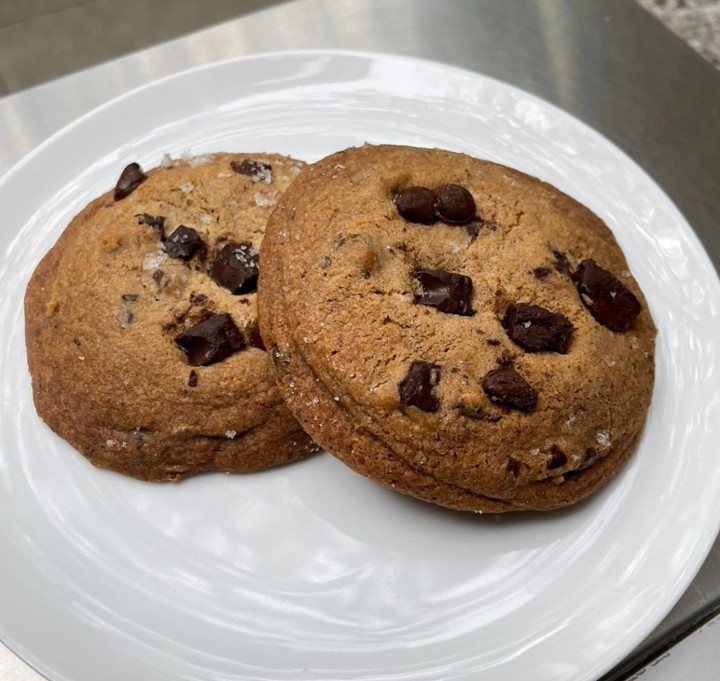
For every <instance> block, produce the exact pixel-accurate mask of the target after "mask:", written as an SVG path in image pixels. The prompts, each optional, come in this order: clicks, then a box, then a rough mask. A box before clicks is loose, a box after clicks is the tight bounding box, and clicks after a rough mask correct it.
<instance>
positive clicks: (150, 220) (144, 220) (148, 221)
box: [135, 213, 166, 241]
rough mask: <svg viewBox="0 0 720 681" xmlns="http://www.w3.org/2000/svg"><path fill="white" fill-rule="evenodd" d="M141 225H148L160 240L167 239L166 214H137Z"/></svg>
mask: <svg viewBox="0 0 720 681" xmlns="http://www.w3.org/2000/svg"><path fill="white" fill-rule="evenodd" d="M135 217H136V218H137V221H138V224H139V225H147V226H148V227H150V228H151V229H152V230H153V232H155V234H157V236H158V239H160V241H165V219H166V218H165V216H164V215H148V214H147V213H139V214H138V215H136V216H135Z"/></svg>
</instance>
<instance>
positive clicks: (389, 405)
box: [258, 146, 655, 512]
mask: <svg viewBox="0 0 720 681" xmlns="http://www.w3.org/2000/svg"><path fill="white" fill-rule="evenodd" d="M258 295H259V299H258V305H259V312H260V329H261V333H262V337H263V338H264V340H265V344H266V346H267V347H268V349H269V350H270V352H271V354H272V356H273V359H274V366H275V370H276V375H277V378H278V384H279V386H280V390H281V392H282V394H283V396H284V398H285V401H286V403H287V405H288V406H289V408H290V409H291V411H292V412H293V413H294V414H295V416H296V417H297V418H298V420H299V421H300V423H301V424H302V425H303V426H304V428H305V430H306V431H307V432H308V433H309V434H310V435H311V436H312V437H313V438H314V439H315V441H316V442H318V444H319V445H322V446H323V447H325V448H327V449H328V450H329V451H330V452H332V453H333V454H334V455H335V456H336V457H338V458H339V459H341V460H342V461H344V462H345V463H346V464H347V465H349V466H350V467H352V468H353V469H355V470H356V471H357V472H359V473H361V474H363V475H365V476H367V477H369V478H371V479H373V480H375V481H377V482H379V483H382V484H384V485H386V486H387V487H390V488H392V489H395V490H397V491H399V492H403V493H405V494H409V495H412V496H414V497H417V498H419V499H423V500H426V501H430V502H434V503H436V504H440V505H442V506H446V507H450V508H455V509H463V510H474V511H488V512H503V511H510V510H531V509H537V510H548V509H554V508H559V507H562V506H566V505H568V504H572V503H574V502H576V501H578V500H580V499H582V498H584V497H586V496H587V495H589V494H590V493H591V492H593V491H594V490H597V489H598V488H599V487H600V486H601V485H602V484H603V483H605V482H606V481H607V480H608V479H609V478H610V477H612V476H613V475H614V474H615V473H616V472H617V471H618V469H619V468H620V467H621V465H622V464H623V462H624V461H625V460H626V459H627V457H628V456H629V455H630V453H631V452H632V450H633V448H634V447H635V444H636V442H637V440H638V437H639V435H640V433H641V430H642V427H643V422H644V419H645V415H646V412H647V409H648V405H649V402H650V398H651V393H652V388H653V370H654V359H653V351H654V338H655V327H654V325H653V321H652V319H651V316H650V313H649V311H648V307H647V304H646V302H645V300H644V298H643V295H642V293H641V291H640V289H639V288H638V285H637V283H636V282H635V281H634V279H633V277H632V276H631V274H630V272H629V271H628V268H627V264H626V261H625V258H624V256H623V254H622V252H621V250H620V248H619V246H618V244H617V243H616V241H615V239H614V237H613V235H612V233H611V231H610V230H609V229H608V227H606V225H605V224H604V223H603V222H602V221H601V220H600V218H598V217H597V216H596V215H594V214H593V213H592V212H591V211H590V210H588V209H587V208H585V207H583V206H582V205H580V204H579V203H578V202H576V201H574V200H573V199H571V198H570V197H568V196H566V195H565V194H563V193H562V192H560V191H559V190H557V189H556V188H554V187H552V186H550V185H549V184H546V183H544V182H541V181H540V180H538V179H536V178H534V177H530V176H528V175H525V174H523V173H520V172H518V171H516V170H512V169H510V168H506V167H503V166H501V165H497V164H494V163H489V162H486V161H481V160H477V159H474V158H470V157H468V156H466V155H462V154H457V153H450V152H447V151H440V150H431V149H413V148H408V147H400V146H364V147H362V148H353V149H348V150H346V151H342V152H340V153H337V154H334V155H332V156H330V157H328V158H325V159H323V160H321V161H320V162H318V163H316V164H314V165H312V166H308V167H306V168H305V169H304V170H303V171H302V172H301V174H300V175H299V176H298V178H297V179H296V180H295V182H294V183H293V185H292V186H291V187H290V189H289V190H288V192H287V193H286V194H285V195H284V196H283V197H282V198H281V199H280V201H279V203H278V207H277V209H276V210H275V212H274V213H273V215H272V217H271V219H270V221H269V224H268V229H267V233H266V237H265V241H264V243H263V248H262V252H261V257H260V280H259V294H258Z"/></svg>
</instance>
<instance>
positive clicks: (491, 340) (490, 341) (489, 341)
mask: <svg viewBox="0 0 720 681" xmlns="http://www.w3.org/2000/svg"><path fill="white" fill-rule="evenodd" d="M485 342H486V343H487V344H488V345H495V346H498V345H500V341H499V340H497V339H495V338H488V339H487V340H486V341H485Z"/></svg>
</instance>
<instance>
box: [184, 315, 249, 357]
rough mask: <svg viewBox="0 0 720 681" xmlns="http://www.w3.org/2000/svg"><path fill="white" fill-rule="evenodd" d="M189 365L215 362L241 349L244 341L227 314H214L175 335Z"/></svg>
mask: <svg viewBox="0 0 720 681" xmlns="http://www.w3.org/2000/svg"><path fill="white" fill-rule="evenodd" d="M175 343H177V344H178V345H179V346H180V348H181V349H182V351H183V352H184V353H185V354H186V355H187V358H188V362H189V363H190V365H191V366H207V365H208V364H215V362H220V361H222V360H223V359H225V358H226V357H229V356H230V355H232V354H234V353H236V352H238V351H240V350H243V349H244V348H245V341H244V340H243V337H242V334H241V333H240V331H239V330H238V328H237V326H235V322H233V320H232V317H231V316H230V315H229V314H216V315H213V316H212V317H208V318H207V319H205V320H204V321H202V322H199V323H198V324H195V325H194V326H191V327H190V328H189V329H187V330H186V331H183V332H182V333H181V334H180V335H179V336H176V337H175Z"/></svg>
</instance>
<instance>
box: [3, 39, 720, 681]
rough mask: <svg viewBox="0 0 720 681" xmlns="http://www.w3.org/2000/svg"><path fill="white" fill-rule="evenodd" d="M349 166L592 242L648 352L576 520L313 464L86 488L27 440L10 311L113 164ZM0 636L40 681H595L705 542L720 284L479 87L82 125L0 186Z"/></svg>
mask: <svg viewBox="0 0 720 681" xmlns="http://www.w3.org/2000/svg"><path fill="white" fill-rule="evenodd" d="M365 141H369V142H394V143H407V144H414V145H420V146H439V147H444V148H447V149H454V150H459V151H464V152H467V153H469V154H473V155H476V156H480V157H485V158H489V159H493V160H496V161H500V162H503V163H507V164H510V165H513V166H516V167H518V168H520V169H522V170H524V171H527V172H530V173H532V174H535V175H538V176H540V177H541V178H543V179H545V180H548V181H550V182H552V183H553V184H555V185H557V186H559V187H560V188H561V189H563V190H565V191H566V192H568V193H569V194H571V195H572V196H574V197H576V198H577V199H579V200H580V201H582V202H584V203H586V204H588V205H589V206H590V207H591V208H592V209H594V210H595V211H596V212H597V213H599V214H600V215H601V216H602V217H603V218H604V219H605V220H606V221H607V222H608V224H609V225H610V226H611V227H612V229H613V230H614V231H615V233H616V235H617V237H618V239H619V241H620V243H621V244H622V246H623V247H624V249H625V251H626V253H627V256H628V260H629V262H630V266H631V268H632V270H633V272H634V274H635V275H636V277H637V279H638V281H639V282H640V284H641V286H642V288H643V289H644V291H645V293H646V294H647V298H648V300H649V303H650V306H651V308H652V312H653V315H654V317H655V320H656V321H657V324H658V327H659V329H660V334H659V339H658V353H657V383H656V387H655V395H654V398H653V404H652V408H651V412H650V415H649V419H648V423H647V428H646V431H645V434H644V436H643V439H642V442H641V445H640V448H639V450H638V451H637V453H636V454H635V456H634V457H633V459H632V461H631V462H630V464H629V465H628V466H627V467H626V468H625V469H624V470H623V471H622V473H621V475H620V476H619V477H618V478H617V479H615V480H614V481H613V482H612V483H611V484H609V485H608V486H607V487H606V488H604V489H603V490H602V491H601V492H600V493H598V494H597V495H595V496H594V497H593V498H592V499H590V500H589V501H587V502H585V503H582V504H580V505H578V506H577V507H575V508H572V509H569V510H566V511H562V512H555V513H552V514H547V515H541V514H526V515H510V516H504V517H494V516H477V515H472V514H461V513H455V512H450V511H444V510H441V509H438V508H434V507H432V506H430V505H426V504H422V503H420V502H416V501H413V500H411V499H407V498H405V497H402V496H400V495H395V494H392V493H390V492H388V491H386V490H384V489H382V488H380V487H379V486H376V485H374V484H373V483H371V482H369V481H367V480H365V479H363V478H361V477H359V476H356V475H355V474H354V473H352V472H351V471H349V470H348V469H346V468H345V467H344V466H342V465H341V464H340V463H338V462H336V461H335V460H333V458H332V457H330V456H327V455H326V456H317V457H315V458H313V459H311V460H309V461H306V462H303V463H301V464H297V465H294V466H289V467H285V468H282V469H278V470H271V471H267V472H265V473H261V474H255V475H249V476H228V475H208V476H204V477H199V478H196V479H192V480H188V481H186V482H184V483H182V484H179V485H170V484H166V485H161V484H147V483H141V482H137V481H134V480H131V479H127V478H124V477H122V476H120V475H116V474H114V473H111V472H107V471H100V470H96V469H94V468H92V466H90V465H89V464H88V463H87V462H86V461H85V460H84V459H83V458H82V457H81V456H79V455H78V454H76V453H75V452H73V450H72V449H71V448H70V447H69V446H68V445H66V444H65V443H64V442H63V441H61V440H60V439H58V438H57V437H56V436H55V435H53V434H52V433H51V432H50V431H49V430H48V429H47V428H46V427H45V426H44V425H43V424H42V423H41V422H40V421H39V419H38V418H37V416H36V415H35V412H34V409H33V405H32V401H31V397H30V381H29V376H28V374H27V370H26V365H25V351H24V343H23V315H22V298H23V291H24V288H25V284H26V282H27V280H28V277H29V275H30V273H31V271H32V269H33V267H34V265H35V264H36V262H37V261H38V260H39V258H40V257H41V256H42V254H43V253H44V252H45V251H46V250H47V249H48V248H49V247H50V246H51V244H52V243H53V242H54V241H55V239H56V238H57V236H58V235H59V234H60V232H61V230H62V229H63V228H64V226H65V225H66V224H67V222H68V221H69V220H70V218H71V217H72V215H73V214H74V213H76V212H77V211H78V210H79V209H80V208H81V207H82V206H83V205H84V204H86V203H87V202H88V201H89V200H90V199H91V198H92V197H94V196H96V195H98V194H100V193H101V192H103V191H105V190H106V189H107V188H109V187H111V186H112V185H113V184H114V182H115V180H116V179H117V176H118V173H119V171H120V170H121V168H122V167H123V166H124V165H125V164H126V163H128V162H130V161H139V162H140V163H141V164H142V165H143V166H145V167H151V166H153V165H156V164H158V163H159V162H160V160H161V157H162V155H163V154H164V153H166V152H170V153H172V154H175V155H179V154H181V153H182V152H187V151H191V152H195V153H202V152H207V151H214V150H228V151H277V152H282V153H288V154H292V155H294V156H297V157H299V158H303V159H305V160H309V161H312V160H315V159H317V158H319V157H321V156H323V155H325V154H327V153H329V152H331V151H334V150H337V149H340V148H343V147H346V146H349V145H356V144H361V143H363V142H365ZM0 205H1V206H2V240H3V241H2V252H1V254H0V292H1V293H0V296H1V298H0V325H1V327H0V328H2V348H1V355H0V390H1V392H0V399H1V402H0V404H1V405H2V413H1V415H0V416H1V421H0V542H1V545H0V637H1V638H2V640H4V641H5V642H6V643H7V644H8V645H9V646H10V647H11V648H12V649H13V650H15V651H16V652H17V653H18V654H19V655H21V656H22V657H23V658H25V659H26V660H27V661H28V662H29V663H30V664H32V665H33V666H34V667H36V668H37V669H38V670H39V671H41V672H42V673H43V674H45V675H46V676H48V677H49V678H51V679H53V680H54V681H60V680H62V681H97V679H99V678H102V679H103V681H116V680H117V681H121V680H122V681H126V680H127V679H153V681H165V680H168V681H169V680H172V681H179V680H187V681H189V680H198V681H201V680H202V681H208V680H210V679H212V680H213V681H222V680H226V679H227V680H231V679H232V680H233V681H236V680H238V679H253V680H256V679H257V680H261V679H262V680H269V679H273V680H279V679H313V680H315V679H318V680H320V679H363V680H373V681H379V680H380V679H386V680H388V679H403V680H410V679H412V680H420V679H443V680H449V679H467V680H468V681H469V680H471V679H472V680H476V679H484V680H486V681H500V680H502V681H527V679H533V681H570V680H573V681H578V680H582V679H585V680H589V679H595V678H596V677H598V676H599V675H600V674H601V673H602V672H604V671H606V670H607V669H609V668H610V667H612V666H613V665H614V664H615V663H617V662H618V661H619V660H620V659H621V658H622V657H623V656H624V655H625V654H627V653H628V652H630V650H631V649H632V648H633V647H634V646H635V645H636V644H638V643H639V642H640V641H641V639H642V638H643V637H644V636H646V635H647V634H648V633H649V632H650V631H651V630H652V629H653V627H654V626H655V625H656V624H657V623H658V622H659V621H660V619H661V618H662V617H663V616H664V615H665V614H666V613H667V612H668V611H669V609H670V608H671V606H672V605H673V604H674V603H675V601H676V600H677V599H678V598H679V597H680V595H681V593H682V591H683V590H684V589H685V587H686V586H687V585H688V584H689V583H690V581H691V579H692V577H693V576H694V574H695V573H696V571H697V569H698V568H699V566H700V565H701V563H702V561H703V559H704V557H705V556H706V554H707V552H708V551H709V549H710V547H711V544H712V541H713V538H714V537H715V534H716V531H717V529H718V523H719V522H720V469H719V467H718V463H717V457H716V451H717V441H718V439H719V438H720V418H718V417H719V408H718V407H719V397H718V391H717V388H716V386H717V380H718V379H717V372H718V370H719V369H720V350H719V348H720V344H718V342H717V340H718V338H720V312H719V309H718V306H719V304H720V286H719V284H718V280H717V277H716V275H715V273H714V271H713V269H712V266H711V265H710V262H709V261H708V258H707V256H706V255H705V254H704V252H703V251H702V249H701V247H700V245H699V243H698V241H697V239H696V238H695V236H694V235H693V233H692V231H691V229H690V228H689V226H688V225H687V223H686V222H685V221H684V220H683V218H682V217H681V216H680V215H679V213H678V211H677V210H676V209H675V208H674V207H673V205H672V204H671V202H670V201H669V200H668V198H667V197H666V196H665V195H664V194H663V193H662V192H661V191H660V189H658V187H657V186H656V185H655V184H654V183H653V182H652V181H651V180H650V179H649V178H648V177H647V175H645V173H644V172H643V171H642V170H640V168H638V167H637V166H636V165H635V164H634V163H633V162H632V161H631V160H629V159H628V158H627V157H626V156H625V155H624V154H623V153H622V152H620V151H619V150H618V149H616V148H615V147H614V146H613V145H612V144H611V143H610V142H608V140H606V139H604V138H603V137H601V136H600V135H598V134H597V133H595V132H594V131H593V130H591V129H589V128H588V127H587V126H585V125H584V124H582V123H580V122H578V121H577V120H575V119H574V118H572V117H570V116H569V115H567V114H565V113H563V112H562V111H559V110H558V109H556V108H554V107H552V106H550V105H548V104H546V103H544V102H542V101H540V100H538V99H536V98H535V97H532V96H530V95H528V94H526V93H524V92H522V91H520V90H517V89H515V88H512V87H509V86H508V85H505V84H503V83H499V82H497V81H494V80H490V79H488V78H484V77H482V76H480V75H477V74H473V73H469V72H464V71H460V70H456V69H452V68H448V67H446V66H442V65H438V64H432V63H427V62H421V61H415V60H410V59H401V58H395V57H389V56H381V55H369V54H352V53H337V52H335V53H333V52H307V53H292V54H289V53H284V54H275V55H265V56H259V57H255V58H251V59H240V60H236V61H230V62H227V63H222V64H216V65H212V66H210V67H207V68H203V69H199V70H195V71H190V72H187V73H183V74H181V75H179V76H177V77H173V78H170V79H167V80H163V81H160V82H157V83H153V84H152V85H150V86H148V87H145V88H142V89H140V90H138V91H136V92H133V93H131V94H129V95H127V96H125V97H122V98H121V99H118V100H116V101H114V102H112V103H110V104H108V105H107V106H104V107H103V108H101V109H99V110H97V111H95V112H94V113H92V114H90V115H89V116H86V117H84V118H83V119H81V120H79V121H78V122H77V123H75V124H74V125H72V126H70V127H69V128H67V129H66V130H64V131H63V132H62V133H60V134H58V135H56V136H55V137H54V138H52V139H51V140H50V141H49V142H47V143H46V144H44V145H43V146H42V147H41V148H40V149H38V150H37V152H35V153H34V154H32V155H31V156H30V157H28V158H26V159H25V160H24V161H23V162H22V163H21V164H20V165H19V166H17V167H16V168H15V169H14V170H13V171H12V172H10V173H9V174H8V175H7V176H6V177H5V178H4V179H3V180H2V182H1V183H0Z"/></svg>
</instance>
